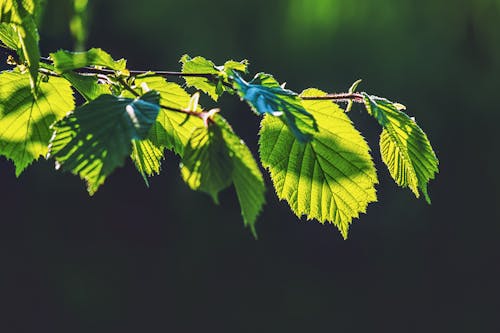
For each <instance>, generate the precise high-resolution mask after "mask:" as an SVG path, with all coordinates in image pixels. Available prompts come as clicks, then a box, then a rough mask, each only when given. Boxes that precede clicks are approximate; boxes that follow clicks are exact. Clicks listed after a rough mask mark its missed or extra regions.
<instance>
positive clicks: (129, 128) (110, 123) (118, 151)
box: [50, 91, 160, 195]
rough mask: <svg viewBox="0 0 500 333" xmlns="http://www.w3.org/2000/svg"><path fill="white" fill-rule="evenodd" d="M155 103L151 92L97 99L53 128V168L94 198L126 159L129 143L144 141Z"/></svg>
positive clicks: (156, 107)
mask: <svg viewBox="0 0 500 333" xmlns="http://www.w3.org/2000/svg"><path fill="white" fill-rule="evenodd" d="M159 99H160V96H159V94H158V93H157V92H155V91H150V92H148V93H146V94H145V95H143V96H141V97H140V98H136V99H131V98H123V97H116V96H112V95H101V96H99V97H97V98H96V99H95V100H93V101H91V102H89V103H87V104H84V105H83V106H80V107H78V108H76V110H75V111H74V112H73V113H71V114H70V115H68V116H67V117H66V118H64V119H62V120H60V121H59V122H57V123H56V124H55V125H54V128H55V134H54V136H53V139H52V140H51V146H50V155H51V156H52V157H54V158H55V159H56V161H57V164H56V165H60V166H62V168H63V169H64V170H68V171H71V172H72V173H73V174H75V175H76V174H78V175H80V177H81V178H82V179H85V180H86V181H87V183H88V191H89V193H90V194H91V195H92V194H94V193H95V192H96V191H97V189H98V188H99V186H100V185H101V184H102V183H103V182H104V180H105V179H106V177H107V176H108V175H109V174H110V173H111V172H112V171H113V170H114V169H115V168H116V167H118V166H122V165H123V163H124V161H125V158H126V157H127V156H128V155H130V153H131V152H132V144H131V141H132V140H142V139H145V138H146V137H147V135H148V132H149V130H150V128H151V126H152V124H153V123H154V122H155V120H156V117H157V116H158V111H159V109H160V107H159V105H158V102H159Z"/></svg>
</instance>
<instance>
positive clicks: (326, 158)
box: [259, 89, 377, 238]
mask: <svg viewBox="0 0 500 333" xmlns="http://www.w3.org/2000/svg"><path fill="white" fill-rule="evenodd" d="M321 95H325V93H324V92H322V91H319V90H316V89H308V90H306V91H304V92H303V93H302V95H301V96H321ZM303 105H304V107H305V108H306V109H307V111H308V112H310V113H311V114H312V115H313V116H314V117H315V119H316V121H317V123H318V129H319V131H318V133H316V134H315V135H314V137H313V138H312V140H311V141H309V142H307V143H301V142H300V141H299V140H298V139H297V138H296V137H295V136H294V135H293V134H292V133H291V132H290V130H289V128H288V127H287V126H286V125H285V124H284V123H283V122H281V121H280V120H279V119H277V118H276V117H273V116H270V115H266V116H265V117H264V119H263V120H262V123H261V131H260V139H259V146H260V156H261V161H262V164H263V165H264V166H265V167H266V168H267V169H269V171H270V173H271V179H272V181H273V184H274V187H275V189H276V193H277V195H278V197H279V198H280V199H284V200H286V201H287V202H288V203H289V205H290V207H291V209H292V210H293V211H294V213H295V214H297V216H299V217H300V216H302V215H306V216H307V218H308V219H317V220H319V221H320V222H321V223H324V222H325V221H328V222H331V223H333V224H334V225H335V226H336V227H337V228H338V229H339V230H340V232H341V233H342V236H343V237H344V238H346V237H347V232H348V228H349V224H350V223H351V221H352V219H353V218H356V217H358V216H359V213H364V212H366V208H367V206H368V204H369V203H370V202H374V201H376V191H375V187H374V185H375V184H376V183H377V175H376V171H375V167H374V165H373V162H372V159H371V156H370V154H369V148H368V145H367V144H366V142H365V140H364V139H363V137H362V136H361V134H360V133H359V132H358V131H357V130H356V129H355V128H354V126H353V125H352V123H351V121H350V120H349V118H347V116H346V115H345V113H344V112H343V110H342V109H340V108H339V107H338V106H337V105H336V104H334V103H332V102H331V101H326V100H305V101H303Z"/></svg>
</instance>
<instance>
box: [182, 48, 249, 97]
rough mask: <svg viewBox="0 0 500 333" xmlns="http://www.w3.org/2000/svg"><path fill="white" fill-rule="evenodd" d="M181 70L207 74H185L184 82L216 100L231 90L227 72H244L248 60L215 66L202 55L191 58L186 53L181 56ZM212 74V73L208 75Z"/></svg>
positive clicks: (230, 61) (189, 72)
mask: <svg viewBox="0 0 500 333" xmlns="http://www.w3.org/2000/svg"><path fill="white" fill-rule="evenodd" d="M181 63H182V72H183V73H186V74H208V75H209V77H190V76H186V77H184V79H185V80H186V84H187V85H188V86H189V87H195V88H196V89H198V90H201V91H203V92H205V93H206V94H208V95H209V96H210V97H211V98H212V99H213V100H214V101H217V100H218V98H219V96H220V95H221V94H222V93H223V92H224V91H229V92H232V89H231V88H230V87H231V84H230V82H229V80H228V74H229V73H232V71H240V72H243V73H246V71H247V66H248V61H247V60H242V61H239V62H238V61H234V60H229V61H226V62H225V64H224V65H223V66H215V64H214V63H213V62H212V61H210V60H207V59H205V58H203V57H199V56H198V57H194V58H191V57H190V56H188V55H187V54H186V55H184V56H182V58H181ZM210 74H213V75H210Z"/></svg>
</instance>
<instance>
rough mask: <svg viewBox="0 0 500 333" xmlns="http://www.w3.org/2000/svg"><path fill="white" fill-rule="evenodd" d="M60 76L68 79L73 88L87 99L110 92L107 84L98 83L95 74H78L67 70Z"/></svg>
mask: <svg viewBox="0 0 500 333" xmlns="http://www.w3.org/2000/svg"><path fill="white" fill-rule="evenodd" d="M62 77H63V78H65V79H66V80H68V81H69V82H70V83H71V85H72V86H73V88H75V89H76V91H78V92H79V93H80V94H81V95H82V96H83V98H85V99H86V100H87V101H91V100H93V99H96V98H97V97H99V96H100V95H104V94H109V93H110V89H109V86H108V85H107V84H99V83H98V79H97V76H95V75H80V74H77V73H75V72H67V73H64V74H62Z"/></svg>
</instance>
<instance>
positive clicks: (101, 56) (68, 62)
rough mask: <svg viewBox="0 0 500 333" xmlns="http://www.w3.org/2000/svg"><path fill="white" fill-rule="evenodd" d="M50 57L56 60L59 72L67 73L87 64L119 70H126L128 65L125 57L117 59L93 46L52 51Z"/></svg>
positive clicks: (56, 67)
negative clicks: (87, 48)
mask: <svg viewBox="0 0 500 333" xmlns="http://www.w3.org/2000/svg"><path fill="white" fill-rule="evenodd" d="M50 57H51V58H52V60H53V61H54V66H55V69H56V71H57V72H58V73H65V72H68V71H71V70H74V69H78V68H82V67H87V66H102V67H107V68H110V69H113V70H117V71H125V70H126V67H127V61H126V60H125V59H120V60H117V61H115V60H114V59H113V58H112V57H111V56H110V55H109V54H108V53H106V52H105V51H103V50H101V49H97V48H92V49H90V50H88V51H86V52H69V51H65V50H59V51H57V52H55V53H51V54H50Z"/></svg>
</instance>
